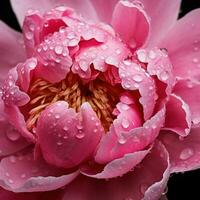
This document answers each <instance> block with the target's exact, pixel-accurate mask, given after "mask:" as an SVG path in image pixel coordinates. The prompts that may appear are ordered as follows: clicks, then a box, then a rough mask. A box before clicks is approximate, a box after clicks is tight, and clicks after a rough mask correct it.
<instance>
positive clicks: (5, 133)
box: [0, 99, 29, 157]
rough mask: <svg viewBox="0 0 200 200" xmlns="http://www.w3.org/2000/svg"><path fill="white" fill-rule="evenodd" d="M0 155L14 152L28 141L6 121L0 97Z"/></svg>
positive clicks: (23, 146) (26, 144)
mask: <svg viewBox="0 0 200 200" xmlns="http://www.w3.org/2000/svg"><path fill="white" fill-rule="evenodd" d="M0 130H1V133H0V157H1V156H6V155H9V154H12V153H15V152H17V151H19V150H21V149H23V148H25V147H26V146H28V145H29V143H28V142H27V141H26V140H25V139H24V138H22V137H21V134H20V133H19V132H18V131H17V130H16V129H15V128H14V127H13V126H12V125H11V124H10V123H9V122H8V119H7V117H6V116H5V113H4V104H3V102H2V100H1V99H0Z"/></svg>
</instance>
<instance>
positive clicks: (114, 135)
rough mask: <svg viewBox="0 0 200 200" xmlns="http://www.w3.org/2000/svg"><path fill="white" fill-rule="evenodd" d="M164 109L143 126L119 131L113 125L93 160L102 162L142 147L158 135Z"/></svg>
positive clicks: (162, 122)
mask: <svg viewBox="0 0 200 200" xmlns="http://www.w3.org/2000/svg"><path fill="white" fill-rule="evenodd" d="M164 118H165V109H162V110H161V111H159V112H158V113H157V114H156V115H155V116H154V117H152V118H151V119H150V120H147V121H146V122H145V123H144V124H143V127H139V128H134V129H132V130H130V131H128V132H126V131H123V132H120V131H118V129H117V130H116V129H115V128H114V126H112V127H111V129H110V132H109V133H108V134H106V135H105V136H104V137H103V138H102V140H101V142H100V144H99V148H98V150H97V153H96V156H95V160H96V162H98V163H101V164H104V163H107V162H109V161H111V160H113V159H116V158H120V157H123V156H124V154H127V153H133V152H136V151H139V150H142V149H144V148H145V147H147V146H148V145H149V144H151V143H152V142H153V141H154V140H155V138H156V137H157V136H158V134H159V131H160V128H161V127H162V126H163V124H164Z"/></svg>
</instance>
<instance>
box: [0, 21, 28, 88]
mask: <svg viewBox="0 0 200 200" xmlns="http://www.w3.org/2000/svg"><path fill="white" fill-rule="evenodd" d="M0 35H1V37H0V85H1V82H2V80H4V79H5V75H7V73H8V70H9V69H10V68H11V67H14V66H15V65H16V64H17V63H18V62H20V61H23V60H24V59H25V51H24V48H23V42H22V35H21V33H18V32H16V31H14V30H12V29H11V28H9V27H8V26H7V25H6V24H4V23H3V22H2V21H0Z"/></svg>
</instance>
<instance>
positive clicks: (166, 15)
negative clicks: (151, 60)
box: [139, 0, 181, 47]
mask: <svg viewBox="0 0 200 200" xmlns="http://www.w3.org/2000/svg"><path fill="white" fill-rule="evenodd" d="M139 2H141V3H142V4H143V6H144V10H145V11H146V13H147V15H148V16H149V17H150V18H151V21H150V26H151V34H150V37H149V40H148V43H147V46H149V47H155V46H157V45H156V44H157V43H158V42H159V40H160V39H162V38H163V37H164V36H165V35H167V32H168V31H169V29H170V28H171V27H172V26H173V25H174V24H175V23H176V20H177V19H178V14H179V10H180V4H181V0H168V1H166V0H151V1H149V0H140V1H139Z"/></svg>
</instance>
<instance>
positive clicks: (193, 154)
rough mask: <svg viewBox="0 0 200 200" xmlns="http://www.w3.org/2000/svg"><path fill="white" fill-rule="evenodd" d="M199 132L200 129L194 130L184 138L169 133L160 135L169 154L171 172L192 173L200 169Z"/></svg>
mask: <svg viewBox="0 0 200 200" xmlns="http://www.w3.org/2000/svg"><path fill="white" fill-rule="evenodd" d="M199 130H200V129H199V127H197V128H193V129H192V130H191V132H190V134H189V135H188V136H187V137H184V138H180V137H178V136H177V135H176V134H174V133H172V132H167V131H166V132H164V133H162V134H161V135H160V139H161V140H162V142H163V144H164V145H165V147H166V149H167V151H168V152H169V157H170V161H171V172H183V171H190V170H194V169H197V168H199V167H200V135H199Z"/></svg>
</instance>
